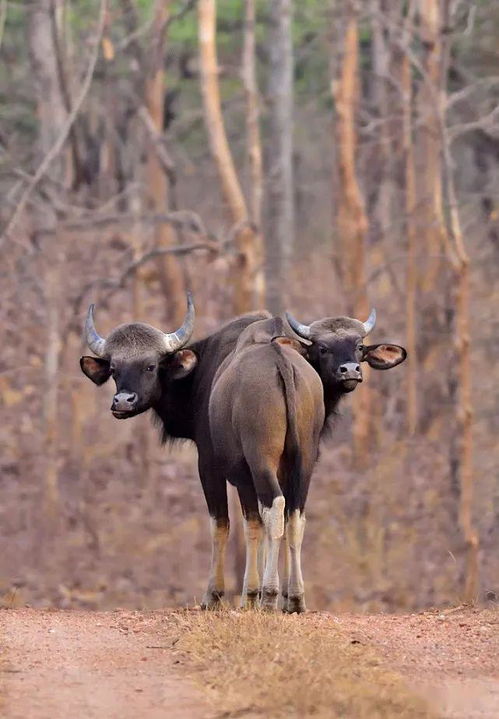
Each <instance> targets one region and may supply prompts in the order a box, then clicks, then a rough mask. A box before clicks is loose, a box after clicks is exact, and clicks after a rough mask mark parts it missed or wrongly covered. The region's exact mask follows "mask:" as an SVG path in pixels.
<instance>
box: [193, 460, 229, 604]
mask: <svg viewBox="0 0 499 719" xmlns="http://www.w3.org/2000/svg"><path fill="white" fill-rule="evenodd" d="M207 464H208V465H209V462H207ZM199 476H200V478H201V484H202V485H203V491H204V495H205V498H206V503H207V505H208V511H209V512H210V521H211V547H212V549H211V568H210V578H209V580H208V587H207V589H206V592H205V593H204V596H203V600H202V602H201V607H202V608H203V609H216V608H217V607H219V606H220V603H221V600H222V597H223V596H224V593H225V579H224V566H225V553H226V549H227V540H228V538H229V527H230V524H229V509H228V503H227V485H226V482H225V477H223V475H221V474H219V473H214V472H210V471H209V469H208V470H207V469H206V468H205V466H204V465H203V463H202V461H201V458H200V459H199Z"/></svg>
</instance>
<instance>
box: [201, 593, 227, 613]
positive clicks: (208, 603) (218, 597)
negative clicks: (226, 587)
mask: <svg viewBox="0 0 499 719" xmlns="http://www.w3.org/2000/svg"><path fill="white" fill-rule="evenodd" d="M223 596H224V593H223V592H216V591H208V592H206V594H205V595H204V597H203V601H202V602H201V609H220V608H221V606H222V599H223Z"/></svg>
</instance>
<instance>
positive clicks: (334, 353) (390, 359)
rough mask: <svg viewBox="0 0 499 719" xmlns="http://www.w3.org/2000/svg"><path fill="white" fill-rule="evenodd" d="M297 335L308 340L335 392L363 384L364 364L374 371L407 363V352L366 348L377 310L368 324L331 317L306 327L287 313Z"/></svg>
mask: <svg viewBox="0 0 499 719" xmlns="http://www.w3.org/2000/svg"><path fill="white" fill-rule="evenodd" d="M286 319H287V320H288V322H289V325H290V326H291V328H292V329H293V330H294V332H296V334H297V335H298V336H299V337H301V338H303V339H304V340H307V344H308V345H309V347H308V352H307V354H308V359H309V361H310V363H311V364H312V365H313V367H314V368H315V369H316V371H317V372H318V374H319V375H320V377H321V379H322V383H323V385H324V387H325V388H326V389H327V390H329V391H332V392H335V393H340V394H342V393H345V392H352V390H354V389H355V388H356V387H357V385H358V384H359V382H362V369H361V363H362V362H367V363H368V364H369V365H370V366H371V367H373V368H374V369H391V368H392V367H396V366H397V365H398V364H400V363H401V362H403V361H404V360H405V358H406V356H407V352H406V351H405V349H404V348H403V347H399V346H398V345H392V344H378V345H365V344H364V339H365V338H366V337H367V335H368V334H369V333H370V332H371V331H372V329H373V328H374V325H375V324H376V310H372V311H371V314H370V315H369V318H368V319H367V321H366V322H360V321H359V320H356V319H352V318H350V317H330V318H326V319H322V320H317V321H315V322H312V324H310V325H304V324H302V323H301V322H298V321H297V320H295V318H294V317H293V316H292V315H291V314H290V313H289V312H286Z"/></svg>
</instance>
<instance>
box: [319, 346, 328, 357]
mask: <svg viewBox="0 0 499 719" xmlns="http://www.w3.org/2000/svg"><path fill="white" fill-rule="evenodd" d="M319 352H320V353H321V355H325V354H326V352H327V347H324V345H322V346H321V347H319Z"/></svg>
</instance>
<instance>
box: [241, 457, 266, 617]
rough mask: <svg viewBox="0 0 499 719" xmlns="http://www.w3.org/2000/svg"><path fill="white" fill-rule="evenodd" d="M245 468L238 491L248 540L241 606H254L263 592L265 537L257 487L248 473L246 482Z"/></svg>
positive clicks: (245, 535) (242, 471) (245, 534)
mask: <svg viewBox="0 0 499 719" xmlns="http://www.w3.org/2000/svg"><path fill="white" fill-rule="evenodd" d="M243 473H244V470H243V469H242V468H241V469H240V470H239V472H238V479H239V485H238V487H237V492H238V494H239V501H240V502H241V509H242V511H243V517H244V537H245V540H246V565H245V569H244V582H243V589H242V593H241V607H243V608H247V609H249V608H251V607H254V606H255V605H256V604H257V602H258V599H259V597H260V593H261V577H262V574H263V572H262V570H261V567H260V564H259V562H260V554H261V547H262V544H263V542H262V539H263V525H262V520H261V518H260V514H259V511H258V500H257V497H256V493H255V488H254V487H253V483H252V480H251V475H249V473H248V475H249V476H248V477H247V479H249V481H248V482H246V483H244V482H243V480H244V476H243Z"/></svg>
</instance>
